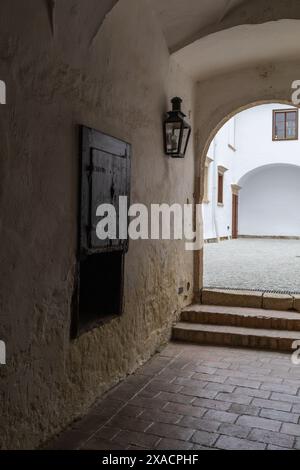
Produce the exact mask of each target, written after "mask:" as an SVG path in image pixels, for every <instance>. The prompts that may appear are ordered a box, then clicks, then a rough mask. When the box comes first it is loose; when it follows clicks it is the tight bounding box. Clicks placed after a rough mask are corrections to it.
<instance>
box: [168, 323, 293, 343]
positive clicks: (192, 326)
mask: <svg viewBox="0 0 300 470" xmlns="http://www.w3.org/2000/svg"><path fill="white" fill-rule="evenodd" d="M174 329H175V330H176V329H181V330H190V331H207V332H211V333H229V334H239V335H245V336H260V337H269V338H287V339H300V331H287V330H265V329H257V328H245V327H239V326H225V325H206V324H202V323H188V322H179V323H177V325H176V326H175V327H174Z"/></svg>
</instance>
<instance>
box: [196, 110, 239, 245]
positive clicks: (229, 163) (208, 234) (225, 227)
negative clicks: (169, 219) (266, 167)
mask: <svg viewBox="0 0 300 470" xmlns="http://www.w3.org/2000/svg"><path fill="white" fill-rule="evenodd" d="M235 134H236V132H235V118H233V119H231V120H229V121H228V122H227V123H226V124H225V125H224V126H223V127H222V128H221V129H220V130H219V132H218V133H217V135H216V137H215V138H214V139H213V141H212V143H211V145H210V148H209V151H208V156H209V157H210V158H212V159H213V162H212V163H210V165H209V183H208V193H209V197H208V201H209V202H208V203H203V226H204V239H211V238H218V237H219V238H223V237H229V236H231V211H232V208H231V205H232V200H231V197H232V196H231V184H232V182H233V180H234V163H233V159H234V158H236V152H235V151H234V150H233V148H232V147H234V145H235ZM229 145H230V146H231V147H230V146H229ZM218 166H223V167H225V168H227V169H228V171H226V172H225V174H224V203H223V205H222V206H220V205H218V203H217V197H218V192H217V179H218Z"/></svg>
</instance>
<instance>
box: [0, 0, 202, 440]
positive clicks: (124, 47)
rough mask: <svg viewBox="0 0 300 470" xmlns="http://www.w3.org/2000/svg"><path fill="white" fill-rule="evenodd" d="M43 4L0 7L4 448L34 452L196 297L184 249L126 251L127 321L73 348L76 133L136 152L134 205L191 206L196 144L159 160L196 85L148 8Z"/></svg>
mask: <svg viewBox="0 0 300 470" xmlns="http://www.w3.org/2000/svg"><path fill="white" fill-rule="evenodd" d="M49 3H51V2H47V1H45V2H43V1H40V0H28V1H26V2H20V1H19V0H3V1H2V2H1V5H0V31H1V33H0V77H1V79H4V80H6V83H7V105H6V106H2V107H1V109H0V112H1V119H0V142H1V159H0V165H1V168H0V207H1V208H0V214H1V225H0V230H1V232H0V236H1V254H0V256H1V261H0V265H1V271H0V276H1V279H0V301H1V317H0V338H1V339H4V340H5V341H6V343H7V362H8V363H7V366H5V367H1V368H0V391H1V400H0V407H1V409H0V416H1V420H0V447H1V448H32V447H35V446H37V445H38V444H39V443H41V442H43V441H44V440H45V439H47V438H49V437H50V436H51V435H53V434H54V433H56V432H58V431H60V430H61V429H62V428H63V427H64V426H65V425H67V424H68V423H69V422H70V421H71V420H72V419H74V418H75V417H77V416H79V415H81V414H83V413H84V412H85V411H86V410H87V408H88V407H89V406H90V405H91V404H92V403H93V401H94V400H95V399H96V398H97V397H99V396H100V395H101V393H103V392H104V391H105V390H106V389H107V388H108V387H110V386H111V385H112V384H114V383H115V382H116V381H118V380H120V379H121V378H122V377H124V376H125V374H127V373H130V372H131V371H133V370H134V369H135V368H136V367H137V366H138V365H139V363H141V362H142V361H144V360H146V359H147V358H149V356H150V355H151V354H153V353H154V352H155V350H156V349H157V348H159V347H160V345H161V344H162V343H163V342H164V341H166V340H167V339H168V338H169V335H170V329H171V328H170V327H171V324H172V321H173V320H174V319H175V318H176V317H177V315H178V313H179V311H180V308H181V307H182V306H183V305H185V304H188V303H190V302H191V300H192V295H193V284H192V283H193V253H191V252H185V251H184V245H183V242H159V241H155V242H151V241H149V242H146V241H138V242H131V243H130V250H129V253H128V255H127V256H126V275H125V313H124V315H123V317H122V318H121V319H117V320H114V321H112V322H111V323H109V324H106V325H105V326H103V327H101V328H98V329H95V330H94V331H92V332H90V333H87V334H85V335H83V336H81V337H80V338H79V339H78V340H76V341H74V342H71V341H70V340H69V328H70V316H71V312H70V303H71V296H72V291H73V282H74V268H75V251H76V234H77V196H78V187H77V177H78V129H77V125H78V124H85V125H88V126H91V127H94V128H96V129H99V130H101V131H103V132H106V133H109V134H111V135H114V136H116V137H118V138H121V139H124V140H126V141H128V142H130V143H131V144H132V148H133V156H132V180H131V186H132V193H131V199H132V202H143V203H146V204H150V203H152V202H155V203H162V202H172V203H173V202H178V203H186V202H187V200H189V201H190V202H191V201H192V200H193V192H194V159H193V142H191V145H190V148H189V151H188V154H187V156H186V159H185V160H171V159H168V158H166V157H165V156H164V154H163V146H162V145H163V143H162V116H163V113H164V112H165V111H166V110H167V107H169V104H168V100H169V99H170V98H171V97H172V96H174V95H177V94H179V95H180V96H182V98H183V99H184V110H185V111H186V112H187V113H189V112H191V115H190V117H191V120H192V121H193V109H192V103H193V84H192V82H191V80H190V79H188V78H186V77H185V75H184V74H183V73H182V72H181V70H180V69H179V67H178V66H177V65H175V64H173V63H172V62H171V61H170V57H169V53H168V49H167V46H166V44H165V40H164V38H163V35H162V33H161V30H160V27H159V26H158V23H157V20H156V19H155V17H154V16H152V13H151V10H150V9H148V5H147V1H146V0H122V1H121V2H118V4H117V5H116V6H115V8H114V9H113V10H112V11H111V12H110V13H109V14H108V16H107V17H106V19H105V20H104V22H103V23H102V25H101V22H102V20H103V17H104V13H105V12H106V10H101V5H102V6H103V5H104V4H105V5H104V6H105V8H106V7H108V8H109V6H110V4H112V3H114V2H99V1H98V0H89V1H88V2H86V0H67V1H63V2H53V4H54V5H55V8H54V10H51V9H50V10H49V8H48V7H49ZM100 25H101V27H100ZM188 283H190V284H191V288H190V289H189V291H188V290H187V285H188ZM179 287H183V289H184V290H183V294H181V295H179V294H178V288H179Z"/></svg>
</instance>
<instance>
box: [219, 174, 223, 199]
mask: <svg viewBox="0 0 300 470" xmlns="http://www.w3.org/2000/svg"><path fill="white" fill-rule="evenodd" d="M223 190H224V175H222V174H221V173H219V174H218V204H223Z"/></svg>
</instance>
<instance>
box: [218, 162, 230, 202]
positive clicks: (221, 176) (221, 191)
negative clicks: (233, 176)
mask: <svg viewBox="0 0 300 470" xmlns="http://www.w3.org/2000/svg"><path fill="white" fill-rule="evenodd" d="M226 171H228V168H225V167H224V166H218V205H219V206H223V204H224V174H225V173H226Z"/></svg>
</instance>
